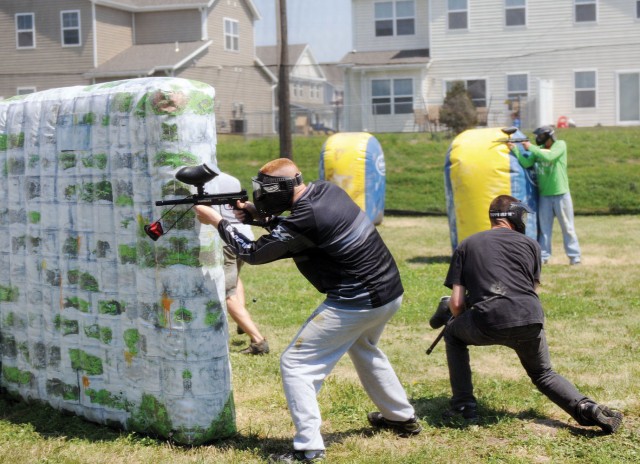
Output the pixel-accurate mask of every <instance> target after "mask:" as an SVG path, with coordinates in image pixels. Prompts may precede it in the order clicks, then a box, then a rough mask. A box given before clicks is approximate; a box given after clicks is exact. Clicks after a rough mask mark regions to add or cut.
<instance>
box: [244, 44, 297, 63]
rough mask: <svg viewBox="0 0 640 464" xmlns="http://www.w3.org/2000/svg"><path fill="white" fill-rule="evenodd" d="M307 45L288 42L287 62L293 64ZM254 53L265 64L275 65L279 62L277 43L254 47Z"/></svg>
mask: <svg viewBox="0 0 640 464" xmlns="http://www.w3.org/2000/svg"><path fill="white" fill-rule="evenodd" d="M308 47H309V46H308V45H307V44H289V49H288V50H289V57H288V58H289V62H288V63H287V64H288V65H289V66H295V65H296V63H297V62H298V60H299V59H300V57H301V56H302V54H303V53H304V51H305V50H306V49H307V48H308ZM256 55H257V57H258V58H259V59H260V61H262V62H263V63H264V65H265V66H277V65H278V64H279V63H280V47H279V46H278V45H263V46H260V47H256Z"/></svg>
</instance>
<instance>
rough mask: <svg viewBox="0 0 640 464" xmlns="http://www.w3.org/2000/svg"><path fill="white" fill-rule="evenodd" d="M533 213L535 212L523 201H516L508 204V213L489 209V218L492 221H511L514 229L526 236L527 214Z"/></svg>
mask: <svg viewBox="0 0 640 464" xmlns="http://www.w3.org/2000/svg"><path fill="white" fill-rule="evenodd" d="M530 213H533V210H532V209H531V208H529V207H528V206H527V205H525V204H524V203H522V202H521V201H514V202H511V203H509V204H508V209H507V210H506V211H500V210H499V209H489V218H492V219H500V218H502V219H506V220H507V221H509V222H510V223H511V224H512V225H513V228H514V229H515V230H516V231H518V232H520V233H521V234H524V233H525V231H526V228H527V214H530Z"/></svg>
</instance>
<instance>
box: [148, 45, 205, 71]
mask: <svg viewBox="0 0 640 464" xmlns="http://www.w3.org/2000/svg"><path fill="white" fill-rule="evenodd" d="M212 43H213V40H209V41H207V42H205V43H204V44H203V45H202V46H201V47H198V48H197V49H196V50H194V51H193V53H191V54H189V55H188V56H186V57H184V58H183V59H182V60H180V61H178V62H177V63H176V64H174V65H173V66H172V67H171V69H172V71H175V70H176V69H180V68H181V67H182V66H184V65H185V63H187V62H188V61H190V60H192V59H194V58H195V57H196V56H198V55H199V54H200V53H202V52H203V51H204V50H205V49H206V48H207V47H209V45H211V44H212ZM158 69H163V68H158Z"/></svg>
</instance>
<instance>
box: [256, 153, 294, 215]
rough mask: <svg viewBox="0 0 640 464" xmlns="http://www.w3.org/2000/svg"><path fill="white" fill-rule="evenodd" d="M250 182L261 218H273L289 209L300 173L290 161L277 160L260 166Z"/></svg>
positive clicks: (286, 159)
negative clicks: (251, 182)
mask: <svg viewBox="0 0 640 464" xmlns="http://www.w3.org/2000/svg"><path fill="white" fill-rule="evenodd" d="M252 180H253V203H254V204H255V206H256V209H257V210H258V212H259V213H260V214H261V215H263V216H273V215H277V214H280V213H282V212H283V211H286V210H288V209H289V208H291V205H292V204H293V195H294V191H295V188H296V187H297V186H298V185H301V184H302V173H301V172H300V170H299V169H298V166H296V165H295V163H294V162H293V161H291V160H290V159H288V158H278V159H275V160H273V161H269V162H268V163H267V164H265V165H264V166H262V168H260V171H259V172H258V175H257V176H256V177H254V178H253V179H252Z"/></svg>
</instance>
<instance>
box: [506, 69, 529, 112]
mask: <svg viewBox="0 0 640 464" xmlns="http://www.w3.org/2000/svg"><path fill="white" fill-rule="evenodd" d="M528 97H529V76H527V75H526V74H508V75H507V100H508V101H509V109H510V110H515V111H520V108H522V104H523V103H526V101H527V98H528Z"/></svg>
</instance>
